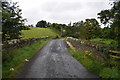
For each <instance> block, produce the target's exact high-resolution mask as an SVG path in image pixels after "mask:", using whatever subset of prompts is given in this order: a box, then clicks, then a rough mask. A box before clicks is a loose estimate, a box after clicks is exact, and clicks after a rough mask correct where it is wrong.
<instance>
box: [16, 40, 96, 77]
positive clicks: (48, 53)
mask: <svg viewBox="0 0 120 80" xmlns="http://www.w3.org/2000/svg"><path fill="white" fill-rule="evenodd" d="M63 40H64V39H59V40H52V41H50V42H48V43H47V44H46V45H45V46H44V47H43V48H42V49H41V50H40V51H39V52H38V53H37V54H36V55H35V56H34V57H33V58H32V59H30V61H29V62H27V63H26V64H25V66H24V67H23V68H22V69H21V70H20V74H18V75H17V78H98V76H97V75H95V74H93V73H91V72H89V71H88V70H87V69H86V68H85V67H83V66H82V64H80V63H79V62H78V61H77V60H76V59H74V58H73V57H72V56H71V54H70V53H69V52H68V50H67V47H66V44H65V42H64V41H63Z"/></svg>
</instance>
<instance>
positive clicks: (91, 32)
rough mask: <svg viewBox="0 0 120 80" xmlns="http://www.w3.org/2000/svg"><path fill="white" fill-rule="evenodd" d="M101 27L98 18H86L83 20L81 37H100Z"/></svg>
mask: <svg viewBox="0 0 120 80" xmlns="http://www.w3.org/2000/svg"><path fill="white" fill-rule="evenodd" d="M100 33H101V28H100V25H99V23H98V21H97V20H96V19H86V20H85V22H83V21H82V22H81V27H80V37H81V38H83V39H92V38H96V37H100Z"/></svg>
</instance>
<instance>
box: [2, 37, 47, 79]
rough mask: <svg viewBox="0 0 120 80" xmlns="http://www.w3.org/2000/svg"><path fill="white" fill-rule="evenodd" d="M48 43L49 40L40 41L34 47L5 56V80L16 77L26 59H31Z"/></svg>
mask: <svg viewBox="0 0 120 80" xmlns="http://www.w3.org/2000/svg"><path fill="white" fill-rule="evenodd" d="M48 41H49V40H48V39H46V40H40V41H39V42H36V43H34V44H32V45H27V46H25V47H23V48H19V49H15V50H12V51H7V53H5V54H3V65H2V66H3V72H2V76H3V78H12V77H14V76H15V75H16V74H17V73H18V70H19V69H20V68H21V67H22V66H23V65H24V63H25V59H30V58H31V57H32V56H33V55H34V54H35V53H36V52H37V51H38V50H39V49H40V48H41V47H42V46H43V45H44V44H45V43H47V42H48ZM10 69H14V70H10Z"/></svg>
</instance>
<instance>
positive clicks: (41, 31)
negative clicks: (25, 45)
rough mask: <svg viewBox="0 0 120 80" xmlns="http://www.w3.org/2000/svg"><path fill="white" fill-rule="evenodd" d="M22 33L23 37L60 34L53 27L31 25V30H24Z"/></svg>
mask: <svg viewBox="0 0 120 80" xmlns="http://www.w3.org/2000/svg"><path fill="white" fill-rule="evenodd" d="M21 33H22V34H23V35H22V37H23V39H28V38H40V37H46V36H49V37H56V36H58V34H56V33H55V32H54V31H53V30H52V29H49V28H38V27H30V30H22V31H21Z"/></svg>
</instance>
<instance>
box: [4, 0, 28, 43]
mask: <svg viewBox="0 0 120 80" xmlns="http://www.w3.org/2000/svg"><path fill="white" fill-rule="evenodd" d="M21 14H22V13H21V9H19V6H17V3H12V2H8V1H2V39H3V41H6V40H11V39H19V38H20V36H19V35H21V33H20V31H21V30H23V29H26V27H25V26H24V21H25V19H23V18H22V16H21Z"/></svg>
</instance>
